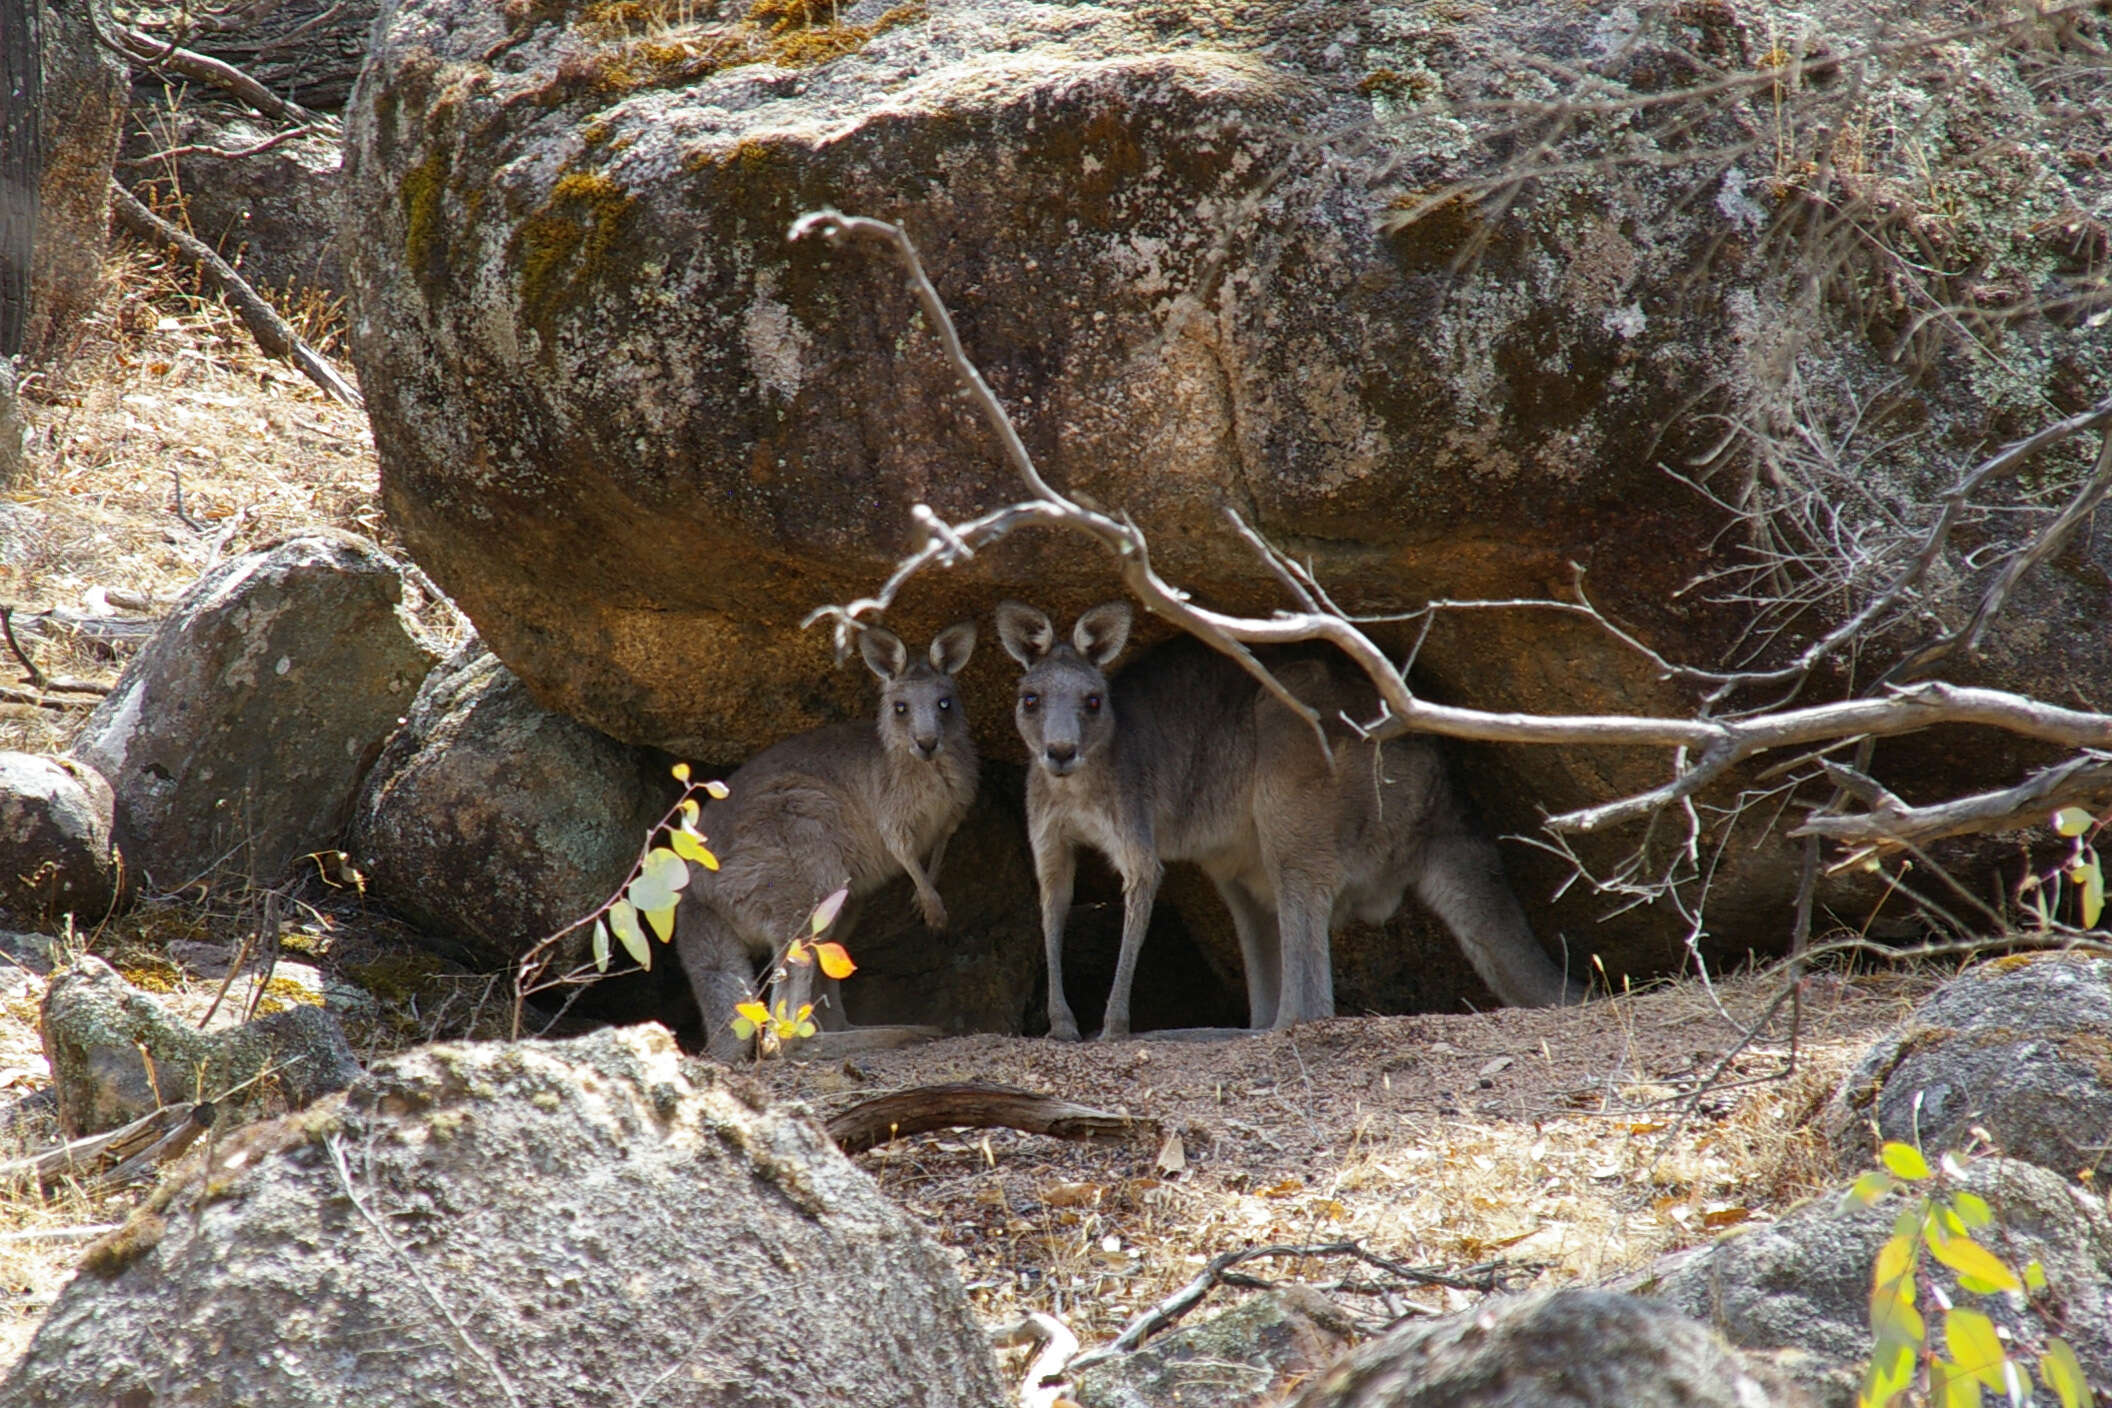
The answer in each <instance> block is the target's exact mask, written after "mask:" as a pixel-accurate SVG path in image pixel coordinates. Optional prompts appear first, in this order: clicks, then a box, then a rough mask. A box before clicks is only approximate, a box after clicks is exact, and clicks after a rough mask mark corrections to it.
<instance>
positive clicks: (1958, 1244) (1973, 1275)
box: [1923, 1227, 2024, 1295]
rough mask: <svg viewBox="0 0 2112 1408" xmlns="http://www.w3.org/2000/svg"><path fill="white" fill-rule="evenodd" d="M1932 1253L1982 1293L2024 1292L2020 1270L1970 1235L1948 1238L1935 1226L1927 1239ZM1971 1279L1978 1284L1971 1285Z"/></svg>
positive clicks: (1967, 1286) (1969, 1285)
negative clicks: (2015, 1270)
mask: <svg viewBox="0 0 2112 1408" xmlns="http://www.w3.org/2000/svg"><path fill="white" fill-rule="evenodd" d="M1923 1240H1925V1241H1926V1242H1927V1243H1928V1246H1929V1253H1930V1255H1932V1256H1934V1257H1935V1258H1936V1259H1937V1260H1938V1261H1940V1262H1942V1263H1943V1264H1944V1265H1945V1266H1948V1267H1950V1268H1951V1270H1953V1271H1955V1272H1957V1273H1958V1274H1959V1276H1960V1277H1961V1278H1964V1279H1962V1280H1961V1281H1960V1284H1961V1285H1965V1288H1966V1289H1967V1290H1969V1291H1973V1292H1975V1293H1976V1294H1979V1295H1989V1294H1992V1293H1993V1292H1995V1291H2021V1290H2023V1289H2024V1283H2023V1282H2022V1281H2019V1280H2018V1279H2017V1273H2016V1272H2014V1271H2011V1270H2010V1269H2009V1268H2008V1267H2007V1266H2005V1265H2003V1264H2002V1258H2000V1257H1998V1256H1996V1255H1995V1254H1994V1253H1993V1252H1991V1251H1989V1250H1988V1249H1987V1248H1985V1247H1983V1246H1981V1245H1980V1244H1979V1243H1978V1242H1976V1241H1974V1240H1973V1239H1972V1238H1970V1237H1946V1236H1943V1235H1942V1234H1941V1233H1940V1232H1938V1231H1937V1230H1936V1229H1935V1228H1934V1227H1931V1228H1930V1235H1929V1236H1927V1237H1926V1238H1924V1239H1923ZM1968 1281H1970V1282H1972V1283H1974V1284H1967V1282H1968Z"/></svg>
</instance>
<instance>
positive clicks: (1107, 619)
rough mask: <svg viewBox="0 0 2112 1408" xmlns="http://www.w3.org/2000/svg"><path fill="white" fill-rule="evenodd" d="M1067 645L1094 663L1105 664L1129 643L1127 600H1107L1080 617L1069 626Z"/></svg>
mask: <svg viewBox="0 0 2112 1408" xmlns="http://www.w3.org/2000/svg"><path fill="white" fill-rule="evenodd" d="M1071 644H1072V645H1075V646H1077V647H1078V653H1079V654H1080V655H1083V656H1084V657H1085V658H1086V659H1088V660H1090V661H1092V662H1093V663H1094V664H1095V665H1100V666H1105V665H1106V664H1107V662H1108V661H1110V660H1112V659H1114V658H1115V657H1116V656H1117V655H1120V654H1121V653H1122V647H1123V646H1125V645H1127V644H1129V603H1128V602H1126V601H1110V602H1107V603H1105V604H1104V605H1101V606H1096V607H1094V608H1093V609H1092V610H1090V611H1088V612H1086V613H1085V614H1084V615H1083V616H1080V617H1079V618H1078V624H1077V625H1075V626H1073V627H1071Z"/></svg>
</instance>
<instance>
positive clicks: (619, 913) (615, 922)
mask: <svg viewBox="0 0 2112 1408" xmlns="http://www.w3.org/2000/svg"><path fill="white" fill-rule="evenodd" d="M609 929H610V931H611V932H612V933H614V934H615V935H616V937H617V938H618V939H619V940H621V941H622V943H623V951H624V952H625V953H628V954H629V955H630V956H631V957H632V959H634V960H635V961H636V962H637V964H638V966H639V967H640V968H650V967H652V966H653V946H652V945H651V944H650V943H648V942H647V941H646V937H645V931H644V930H643V929H640V928H639V927H638V912H637V911H636V910H635V909H633V908H631V906H630V904H629V902H627V901H625V900H618V901H616V903H614V904H612V905H610V906H609Z"/></svg>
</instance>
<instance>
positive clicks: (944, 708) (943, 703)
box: [939, 699, 953, 714]
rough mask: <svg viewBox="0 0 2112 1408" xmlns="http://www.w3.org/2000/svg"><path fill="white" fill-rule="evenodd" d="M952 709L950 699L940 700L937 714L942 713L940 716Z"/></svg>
mask: <svg viewBox="0 0 2112 1408" xmlns="http://www.w3.org/2000/svg"><path fill="white" fill-rule="evenodd" d="M952 708H953V701H952V700H951V699H941V700H940V701H939V712H940V713H942V714H943V713H946V712H948V711H950V710H951V709H952Z"/></svg>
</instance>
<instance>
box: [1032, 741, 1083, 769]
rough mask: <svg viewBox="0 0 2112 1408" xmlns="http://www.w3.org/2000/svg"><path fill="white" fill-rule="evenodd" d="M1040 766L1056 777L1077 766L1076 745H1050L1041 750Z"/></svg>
mask: <svg viewBox="0 0 2112 1408" xmlns="http://www.w3.org/2000/svg"><path fill="white" fill-rule="evenodd" d="M1041 765H1042V766H1043V767H1045V768H1047V769H1048V770H1049V771H1050V772H1052V773H1055V774H1056V775H1057V776H1058V777H1062V776H1064V775H1065V774H1066V773H1068V772H1070V771H1071V770H1072V769H1073V768H1075V767H1077V766H1078V745H1077V744H1075V743H1051V744H1049V745H1047V746H1046V747H1044V748H1043V749H1042V750H1041Z"/></svg>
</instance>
